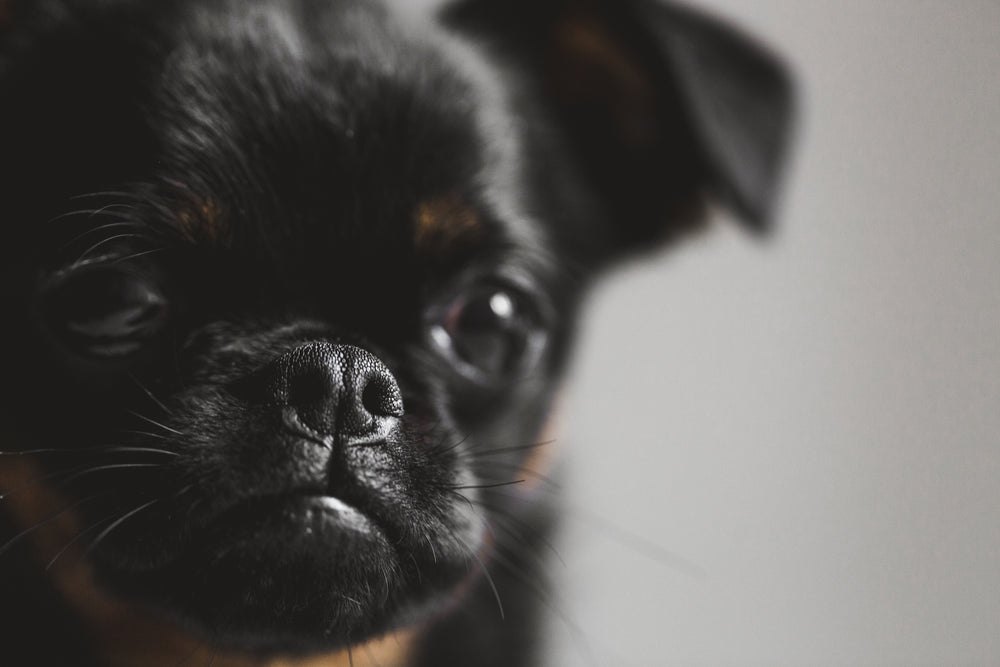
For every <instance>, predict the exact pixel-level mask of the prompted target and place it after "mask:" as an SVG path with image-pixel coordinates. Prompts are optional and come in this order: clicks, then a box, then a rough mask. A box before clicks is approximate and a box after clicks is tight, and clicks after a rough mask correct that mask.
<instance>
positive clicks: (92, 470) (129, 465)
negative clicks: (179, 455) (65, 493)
mask: <svg viewBox="0 0 1000 667" xmlns="http://www.w3.org/2000/svg"><path fill="white" fill-rule="evenodd" d="M162 467H163V464H162V463H115V464H112V465H106V466H95V467H93V468H87V469H86V470H83V471H81V472H78V473H76V474H75V475H71V476H70V477H67V478H66V479H64V480H62V481H61V482H59V483H60V485H65V484H69V483H70V482H72V481H73V480H74V479H79V478H80V477H83V476H84V475H89V474H91V473H95V472H100V471H101V470H118V469H121V468H162Z"/></svg>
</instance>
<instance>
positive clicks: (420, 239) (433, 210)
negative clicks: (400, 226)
mask: <svg viewBox="0 0 1000 667" xmlns="http://www.w3.org/2000/svg"><path fill="white" fill-rule="evenodd" d="M414 227H415V232H414V242H415V244H416V247H417V250H418V251H420V252H422V253H425V254H429V255H445V254H449V253H451V252H459V251H461V250H463V249H464V248H466V247H467V246H468V244H470V243H475V242H476V240H477V239H478V238H479V237H480V236H481V234H482V231H483V230H482V221H481V220H480V219H479V215H478V214H477V213H476V211H475V210H474V209H472V208H471V207H470V206H468V205H467V204H466V203H465V202H464V201H462V199H461V197H459V196H458V195H454V194H450V195H444V196H441V197H436V198H434V199H429V200H427V201H424V202H421V203H420V204H419V205H418V206H417V208H416V210H415V212H414Z"/></svg>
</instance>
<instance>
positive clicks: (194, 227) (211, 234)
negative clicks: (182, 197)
mask: <svg viewBox="0 0 1000 667" xmlns="http://www.w3.org/2000/svg"><path fill="white" fill-rule="evenodd" d="M177 221H178V228H179V230H180V233H181V237H182V238H184V240H186V241H188V242H190V243H193V244H196V245H207V246H212V247H218V248H228V247H230V246H231V245H232V242H233V230H232V228H231V227H230V226H229V224H228V220H227V215H226V210H225V208H224V207H223V205H222V204H221V203H219V202H218V201H217V200H215V199H212V198H197V199H194V200H192V202H191V203H190V204H189V205H188V206H186V207H182V208H181V209H180V210H179V211H178V212H177Z"/></svg>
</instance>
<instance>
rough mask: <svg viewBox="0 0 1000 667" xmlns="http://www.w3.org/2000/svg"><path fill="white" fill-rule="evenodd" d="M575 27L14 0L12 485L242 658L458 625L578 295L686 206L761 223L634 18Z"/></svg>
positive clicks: (752, 193)
mask: <svg viewBox="0 0 1000 667" xmlns="http://www.w3.org/2000/svg"><path fill="white" fill-rule="evenodd" d="M571 5H572V3H570V4H568V5H566V6H565V7H564V6H563V5H562V4H559V3H553V4H552V5H551V6H548V5H546V7H545V8H544V10H541V11H528V10H527V9H526V7H522V6H521V5H519V4H518V3H512V4H510V5H506V4H504V3H499V4H497V3H463V4H461V5H459V6H457V7H454V8H448V9H447V10H446V11H440V12H437V13H433V14H421V13H418V12H416V11H414V10H413V9H412V7H408V6H407V5H406V4H405V3H398V4H392V3H379V2H354V1H351V2H330V3H307V2H303V3H285V2H267V1H264V0H260V1H258V0H254V1H253V2H240V3H229V2H219V3H194V2H191V3H187V2H177V3H142V2H109V3H73V2H66V3H48V4H46V3H42V4H41V5H37V6H32V7H30V8H22V7H24V6H22V5H14V11H13V12H9V13H10V14H11V16H12V18H10V19H9V22H10V23H11V26H12V27H8V28H7V32H6V34H5V38H4V39H5V41H4V43H3V44H4V50H3V53H4V54H5V55H4V58H3V60H2V61H0V66H2V68H3V69H2V70H0V72H2V81H3V104H2V105H0V108H2V110H0V132H2V133H3V136H4V144H5V146H7V147H8V149H7V150H5V151H4V156H3V157H2V158H0V166H2V170H3V171H2V177H3V182H4V183H6V184H8V186H9V193H10V194H9V195H6V196H5V197H4V201H3V203H2V207H3V219H4V221H5V223H6V225H7V228H6V230H5V233H7V234H8V235H9V238H10V239H11V243H9V244H7V246H6V247H7V250H5V251H4V254H5V257H4V262H5V264H4V266H5V271H6V274H5V277H4V283H3V296H4V307H5V312H8V313H12V314H13V317H12V319H11V321H12V322H13V326H12V327H9V328H8V329H7V330H6V331H5V332H4V340H3V355H4V357H5V360H4V365H5V367H6V368H9V369H11V371H10V373H9V376H8V379H7V380H6V382H5V387H4V396H3V398H4V406H5V407H4V415H5V417H4V418H5V422H6V423H5V425H4V428H5V430H7V431H8V432H9V433H10V434H11V435H10V436H9V438H10V440H11V443H12V444H11V445H10V446H5V449H8V450H16V451H20V452H21V453H22V455H23V458H25V459H29V460H31V461H32V466H33V467H32V470H33V471H34V472H33V474H32V476H30V478H29V479H27V480H22V484H21V485H20V486H19V487H18V486H15V487H14V488H8V489H7V492H8V496H9V497H11V498H13V497H15V496H16V495H17V494H19V493H20V494H22V495H23V494H44V493H50V494H56V495H58V497H59V498H61V499H64V500H65V502H64V505H63V506H64V507H65V508H66V512H67V513H68V516H70V517H72V522H71V523H72V526H71V528H70V529H68V530H66V531H65V535H64V536H63V537H64V539H65V542H66V545H65V546H66V548H69V547H72V548H73V549H75V550H77V551H81V552H82V554H81V555H79V556H78V557H77V560H78V561H80V560H82V561H85V562H87V563H90V564H92V565H93V567H94V569H95V572H96V576H97V581H98V583H99V585H100V586H101V587H103V588H104V589H106V590H108V591H110V592H112V593H113V594H114V595H116V596H118V597H121V598H122V599H126V600H131V601H135V602H138V603H141V604H142V605H144V606H146V607H148V608H152V609H154V610H155V613H157V614H161V615H162V616H163V617H164V618H167V619H172V620H173V621H175V622H178V623H180V624H182V625H184V626H186V627H190V628H193V629H194V630H195V631H196V632H197V633H199V634H202V635H206V636H209V637H211V638H212V640H213V641H215V642H216V643H218V644H220V645H226V646H237V647H240V648H246V649H251V650H257V651H264V652H274V651H286V650H294V651H308V650H312V649H314V648H322V647H337V646H344V645H348V644H350V643H351V642H356V641H359V640H363V639H366V638H370V637H373V636H377V635H378V634H380V633H383V632H386V631H388V630H391V629H395V628H399V627H403V626H406V625H408V624H410V623H412V622H414V621H415V620H418V619H422V618H426V617H427V616H428V614H429V613H430V612H429V611H428V610H431V609H437V610H440V609H442V608H448V606H449V605H454V604H458V603H460V600H461V596H462V591H463V590H464V588H465V587H466V586H465V584H466V583H467V582H468V581H469V580H470V579H472V578H475V577H476V576H478V574H479V572H480V571H481V570H482V566H483V561H484V560H488V559H489V555H490V553H491V552H492V551H493V550H494V549H495V546H496V545H495V544H494V543H495V541H496V540H497V537H496V536H495V534H494V532H493V530H492V526H491V523H492V522H493V521H495V518H496V517H497V516H502V515H509V514H510V513H511V512H516V511H517V510H516V509H512V507H514V506H516V505H519V504H520V503H521V502H522V499H520V498H519V495H518V492H517V491H516V489H514V488H512V487H509V486H508V485H511V484H514V483H516V482H518V481H519V480H523V479H524V476H525V473H524V472H523V471H522V468H523V467H524V466H525V463H524V461H525V458H526V457H527V456H528V455H529V454H530V453H531V452H533V451H535V450H537V449H539V448H540V447H543V446H544V443H539V442H538V437H539V436H538V433H539V430H540V428H541V426H542V424H543V422H544V420H545V418H546V416H547V414H548V412H549V407H550V403H551V400H552V396H553V393H554V391H555V388H556V386H557V384H558V378H559V375H560V372H561V370H562V368H563V362H564V358H565V356H566V353H567V350H568V348H569V344H570V334H571V331H572V328H573V322H574V319H575V313H576V310H577V307H578V303H579V300H580V299H581V297H582V295H583V292H584V288H585V286H586V284H587V283H588V281H589V278H590V276H591V275H593V274H594V273H595V272H596V271H598V270H599V268H601V267H602V266H604V265H605V264H606V263H607V262H608V261H609V260H610V259H612V258H613V257H614V256H616V255H618V254H620V253H622V252H624V251H626V250H628V249H631V248H635V247H638V246H641V245H643V244H645V243H647V242H648V241H649V239H651V238H652V237H654V236H663V235H669V234H671V233H674V232H677V231H680V230H682V229H685V228H686V227H687V226H688V225H689V223H690V222H691V221H692V219H693V218H692V217H691V212H692V211H694V210H695V209H696V208H697V205H698V203H699V202H700V197H701V194H702V192H703V190H704V189H705V188H706V187H709V188H711V187H715V188H716V190H717V191H718V192H720V193H722V194H723V195H725V196H728V197H729V199H730V200H731V201H732V202H733V204H734V206H736V207H737V208H738V209H740V210H742V211H743V212H744V214H745V215H746V216H747V217H748V218H750V219H753V220H763V218H764V217H766V210H767V207H768V206H767V205H768V203H769V197H770V190H771V187H772V181H773V178H774V174H773V171H774V169H775V166H774V162H775V161H776V157H775V155H776V154H777V152H780V151H777V149H776V148H774V146H775V144H776V143H780V142H778V140H777V139H776V138H775V136H776V135H774V132H772V135H771V136H766V135H767V130H766V129H764V130H762V129H761V128H759V127H744V128H742V129H739V128H734V127H732V123H731V119H730V122H728V123H721V124H720V123H718V122H715V121H707V122H708V125H709V126H710V127H711V128H712V129H718V128H723V129H724V130H725V131H727V132H730V133H731V134H734V133H735V134H741V133H742V134H745V135H746V136H753V137H756V138H758V139H757V141H758V142H759V144H760V145H761V146H766V147H767V148H768V150H770V151H771V154H770V155H766V156H763V157H761V156H760V154H761V152H762V151H761V150H756V149H754V148H753V147H751V148H749V149H748V148H747V147H746V142H743V145H742V146H741V147H740V150H744V151H749V154H748V156H740V157H737V158H733V157H731V156H729V155H722V156H720V155H718V154H717V153H716V152H714V151H713V148H712V142H713V141H721V142H722V143H721V144H719V145H722V146H723V147H725V148H727V149H728V147H729V143H728V142H727V141H725V140H723V139H718V132H716V133H715V134H714V135H713V134H712V133H711V132H707V131H704V132H703V131H702V130H701V129H699V127H698V126H697V124H696V123H694V122H693V121H692V120H691V114H692V113H693V110H694V108H695V107H696V106H697V105H696V104H692V105H682V104H681V103H680V102H681V101H682V100H689V99H692V98H693V96H694V93H693V92H691V91H690V90H689V89H688V88H689V87H688V86H687V84H686V83H685V76H687V74H688V73H686V72H685V71H678V72H668V71H667V70H668V69H669V68H668V65H669V64H670V61H669V60H668V59H666V58H665V57H664V56H662V54H661V55H657V53H656V52H655V51H656V47H657V45H658V44H659V43H660V42H661V41H662V37H661V38H658V37H656V36H655V35H651V34H647V32H646V31H644V30H643V31H640V32H633V31H639V30H640V28H639V26H640V25H641V24H642V20H641V18H642V16H641V12H639V9H637V8H639V7H640V6H639V5H636V8H632V9H630V10H629V11H628V12H625V13H619V12H618V11H617V10H614V11H612V9H610V5H609V6H608V7H605V6H604V5H600V4H599V3H598V4H596V5H595V4H589V3H581V4H580V5H579V6H576V5H572V6H571ZM642 7H644V9H643V10H642V11H651V12H653V13H654V14H656V15H657V16H659V14H657V12H660V11H661V9H660V8H659V7H656V8H651V7H646V6H645V5H642ZM678 17H680V19H678ZM685 17H687V18H685ZM660 18H661V19H662V20H663V21H664V22H665V23H669V21H667V18H669V19H670V20H671V21H673V23H674V24H677V22H678V20H679V21H680V24H681V25H684V20H690V17H688V15H687V14H677V15H674V14H670V16H669V17H667V18H664V17H660ZM528 19H530V22H529V23H527V24H525V23H524V21H525V20H528ZM691 25H694V28H691V26H690V25H687V27H686V29H687V30H688V32H687V33H685V34H688V33H690V32H691V31H692V30H693V31H694V32H693V33H691V34H697V29H704V26H702V25H701V24H700V23H698V22H697V21H695V23H694V24H691ZM608 26H611V27H608ZM699 26H700V28H699ZM515 28H516V29H515ZM526 28H527V29H526ZM713 34H714V33H713ZM719 34H723V35H725V36H727V37H728V38H732V37H731V35H730V34H729V33H728V32H727V33H719ZM634 35H640V36H641V39H639V40H638V41H635V40H633V39H631V37H632V36H634ZM740 44H742V42H740ZM753 54H754V57H761V56H758V55H757V53H756V51H754V52H753ZM754 62H756V61H754ZM768 66H769V67H774V66H773V64H771V63H770V61H768ZM695 69H697V67H695ZM769 71H770V70H769ZM769 81H770V80H769ZM781 92H782V95H784V94H785V91H784V89H783V88H782V89H781ZM705 94H708V93H705ZM779 97H781V96H779ZM786 97H787V95H785V96H784V97H781V99H780V100H779V101H778V102H771V103H769V104H771V106H773V107H774V108H775V109H777V111H774V112H772V111H769V109H770V107H768V108H764V107H761V108H762V109H763V112H766V113H779V114H783V113H785V111H784V107H783V105H784V104H785V102H787V100H786ZM783 120H784V119H783V117H782V118H779V119H778V120H774V119H773V118H772V119H771V121H773V122H772V124H775V125H776V126H782V125H783ZM764 124H765V125H766V124H767V123H764ZM723 134H724V133H723ZM780 134H781V133H780V132H779V133H778V135H780ZM741 136H742V135H741ZM760 137H763V138H760ZM754 160H756V161H757V162H756V164H755V165H750V166H747V163H748V162H754ZM762 165H763V166H762ZM755 178H756V179H757V181H754V179H755ZM741 179H742V180H741ZM668 216H669V217H668ZM668 219H669V220H671V221H672V222H670V223H669V224H667V222H666V220H668ZM7 486H8V487H10V486H11V485H10V484H9V483H8V484H7ZM13 515H14V516H13V518H12V519H11V521H12V523H13V524H14V525H17V526H18V527H20V528H22V529H23V528H27V527H29V525H32V524H34V523H36V522H38V521H39V518H37V517H25V516H17V512H16V511H14V512H13ZM60 554H61V552H58V550H56V552H54V553H44V554H42V555H41V557H40V559H39V560H40V561H42V562H43V563H44V562H53V560H54V567H59V561H58V558H59V557H60ZM50 559H53V560H50Z"/></svg>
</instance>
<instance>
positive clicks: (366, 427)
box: [250, 342, 403, 437]
mask: <svg viewBox="0 0 1000 667" xmlns="http://www.w3.org/2000/svg"><path fill="white" fill-rule="evenodd" d="M250 384H251V385H252V389H253V394H254V395H256V401H257V402H259V403H266V404H271V405H278V406H281V407H282V408H287V409H290V410H291V411H292V412H293V413H294V414H295V416H296V417H297V418H298V419H299V420H300V421H301V422H302V423H304V424H305V425H306V426H308V427H309V428H310V429H312V430H314V431H316V432H318V433H321V434H323V435H337V436H340V437H360V436H366V435H368V434H372V433H374V432H377V431H379V430H381V429H379V426H380V425H382V424H384V422H386V421H387V420H390V421H391V420H393V419H395V418H398V417H401V416H402V415H403V397H402V394H401V392H400V389H399V384H398V383H397V382H396V379H395V377H393V375H392V373H391V372H390V371H389V369H388V368H387V367H386V365H385V364H384V363H382V361H381V360H379V358H378V357H376V356H375V355H373V354H372V353H370V352H368V351H367V350H364V349H362V348H360V347H355V346H353V345H337V344H333V343H328V342H311V343H306V344H303V345H300V346H299V347H296V348H294V349H292V350H290V351H288V352H286V353H285V354H283V355H281V356H280V357H278V358H277V359H275V360H274V361H272V362H271V363H270V364H268V365H267V366H266V367H264V368H263V369H261V370H260V371H258V373H256V374H255V376H254V377H253V378H252V379H251V381H250Z"/></svg>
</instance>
